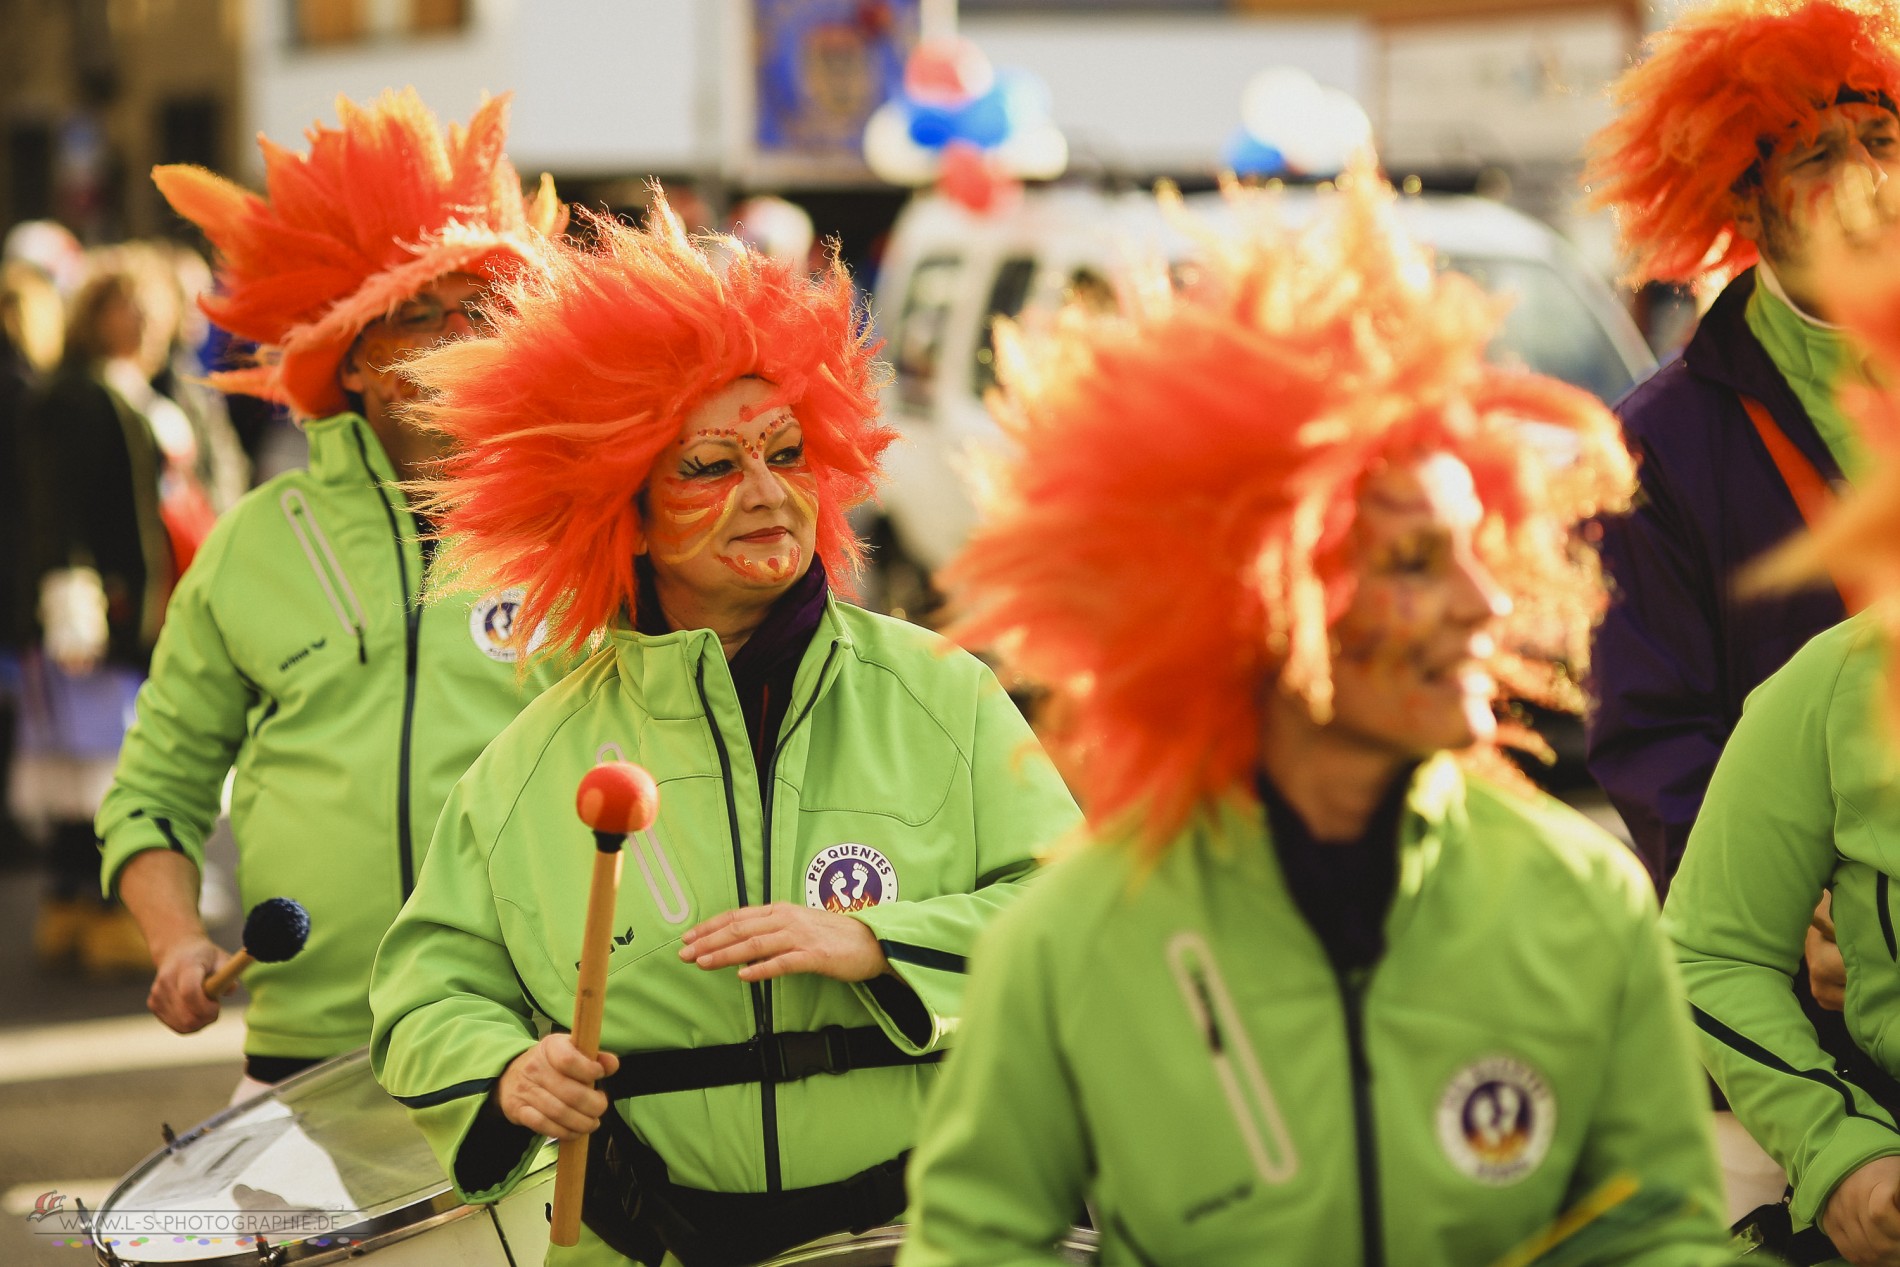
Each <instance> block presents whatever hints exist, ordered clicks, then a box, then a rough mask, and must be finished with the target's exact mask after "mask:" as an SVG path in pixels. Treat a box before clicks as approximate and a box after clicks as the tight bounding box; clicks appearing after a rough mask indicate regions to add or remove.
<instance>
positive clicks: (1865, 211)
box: [1736, 102, 1900, 286]
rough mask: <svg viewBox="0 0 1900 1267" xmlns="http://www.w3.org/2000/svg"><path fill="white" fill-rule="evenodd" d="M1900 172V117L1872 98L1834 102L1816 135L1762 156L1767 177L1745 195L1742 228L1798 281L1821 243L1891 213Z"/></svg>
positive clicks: (1786, 277)
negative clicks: (1892, 184)
mask: <svg viewBox="0 0 1900 1267" xmlns="http://www.w3.org/2000/svg"><path fill="white" fill-rule="evenodd" d="M1895 175H1900V118H1896V117H1895V115H1894V113H1893V112H1892V111H1891V110H1888V109H1887V108H1886V107H1884V106H1878V105H1873V104H1869V103H1859V102H1856V103H1851V104H1847V105H1838V106H1832V107H1830V108H1829V109H1827V110H1824V111H1822V112H1821V118H1820V124H1819V128H1818V130H1817V131H1816V132H1815V134H1814V136H1813V137H1812V138H1811V139H1799V138H1797V139H1792V140H1789V141H1787V142H1784V143H1783V144H1782V145H1780V146H1778V147H1777V148H1776V149H1775V151H1774V152H1773V153H1772V154H1770V155H1769V156H1768V158H1767V159H1765V160H1764V161H1763V163H1762V179H1761V184H1760V186H1759V187H1758V188H1757V189H1755V190H1753V191H1752V192H1751V193H1749V194H1748V195H1746V196H1745V197H1744V198H1743V200H1742V206H1741V209H1740V212H1739V213H1738V215H1737V216H1736V228H1737V229H1738V230H1739V231H1740V233H1741V235H1742V236H1743V237H1745V238H1748V239H1749V240H1750V241H1752V242H1754V243H1755V244H1756V245H1757V246H1758V247H1759V248H1760V249H1761V253H1762V255H1763V256H1764V257H1766V258H1767V260H1768V262H1769V263H1770V264H1771V265H1773V266H1774V269H1775V272H1776V274H1777V276H1779V277H1780V278H1781V279H1782V281H1783V282H1784V283H1793V284H1795V285H1797V286H1799V285H1801V284H1802V283H1805V282H1807V281H1808V280H1809V278H1808V272H1809V270H1810V269H1811V268H1812V267H1813V261H1814V255H1815V251H1816V249H1817V248H1819V247H1821V246H1823V245H1825V244H1826V243H1827V242H1829V241H1833V240H1848V241H1851V240H1853V239H1855V238H1858V237H1860V236H1863V235H1864V234H1866V233H1867V232H1868V231H1869V230H1871V229H1872V228H1874V227H1875V225H1876V224H1877V223H1879V222H1880V221H1883V220H1886V219H1890V218H1892V215H1893V211H1892V198H1891V193H1892V191H1890V190H1886V189H1885V188H1884V187H1885V186H1886V184H1887V180H1888V178H1889V177H1891V176H1895ZM1897 188H1900V187H1897Z"/></svg>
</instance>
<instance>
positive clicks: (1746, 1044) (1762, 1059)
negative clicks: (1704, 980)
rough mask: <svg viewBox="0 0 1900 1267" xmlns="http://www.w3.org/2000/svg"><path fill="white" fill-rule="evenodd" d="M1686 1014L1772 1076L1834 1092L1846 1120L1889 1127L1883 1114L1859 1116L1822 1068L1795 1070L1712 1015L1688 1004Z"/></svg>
mask: <svg viewBox="0 0 1900 1267" xmlns="http://www.w3.org/2000/svg"><path fill="white" fill-rule="evenodd" d="M1689 1011H1690V1012H1691V1013H1692V1014H1693V1015H1694V1016H1695V1023H1696V1026H1697V1028H1699V1029H1700V1030H1701V1031H1702V1032H1703V1033H1705V1034H1707V1035H1708V1036H1709V1037H1710V1038H1713V1039H1714V1040H1715V1041H1716V1042H1718V1043H1721V1044H1722V1045H1724V1046H1726V1047H1730V1048H1733V1049H1734V1050H1735V1051H1736V1052H1738V1053H1740V1054H1741V1055H1744V1056H1746V1057H1748V1058H1749V1059H1750V1060H1752V1061H1754V1062H1755V1063H1756V1064H1759V1065H1765V1066H1767V1067H1768V1068H1770V1069H1773V1070H1774V1071H1775V1072H1776V1073H1785V1074H1791V1075H1793V1076H1794V1077H1796V1078H1806V1079H1807V1080H1808V1081H1809V1082H1814V1083H1819V1084H1820V1085H1821V1086H1824V1087H1826V1088H1827V1089H1828V1090H1830V1091H1833V1092H1835V1093H1836V1094H1837V1095H1839V1096H1840V1097H1841V1102H1842V1103H1843V1104H1845V1105H1846V1107H1847V1116H1849V1117H1857V1118H1861V1119H1862V1120H1864V1121H1868V1122H1878V1123H1880V1124H1881V1125H1883V1126H1886V1127H1889V1128H1892V1127H1893V1123H1892V1122H1891V1121H1889V1120H1887V1118H1886V1117H1885V1115H1883V1114H1875V1113H1862V1112H1861V1111H1860V1106H1859V1105H1857V1104H1855V1103H1854V1089H1853V1087H1852V1086H1851V1085H1850V1084H1849V1083H1848V1082H1847V1081H1846V1080H1845V1079H1843V1078H1841V1077H1840V1076H1839V1075H1837V1074H1833V1073H1829V1072H1828V1071H1827V1070H1825V1069H1796V1068H1795V1067H1794V1066H1793V1065H1791V1064H1789V1063H1788V1062H1787V1061H1785V1060H1783V1059H1782V1058H1781V1057H1779V1056H1777V1055H1775V1053H1773V1052H1772V1051H1769V1050H1768V1049H1767V1048H1766V1047H1763V1046H1762V1045H1761V1044H1760V1043H1757V1042H1755V1041H1754V1040H1753V1039H1750V1038H1744V1037H1743V1036H1742V1035H1740V1034H1738V1033H1736V1032H1735V1031H1734V1030H1732V1029H1730V1028H1729V1027H1728V1026H1726V1025H1724V1024H1722V1022H1720V1021H1718V1020H1716V1019H1715V1018H1714V1017H1713V1016H1710V1015H1709V1014H1708V1013H1707V1012H1704V1011H1703V1010H1702V1009H1701V1008H1699V1007H1696V1006H1694V1005H1693V1004H1692V1005H1691V1006H1690V1008H1689Z"/></svg>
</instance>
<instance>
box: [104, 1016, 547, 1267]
mask: <svg viewBox="0 0 1900 1267" xmlns="http://www.w3.org/2000/svg"><path fill="white" fill-rule="evenodd" d="M368 1059H369V1048H367V1047H359V1048H357V1049H356V1050H355V1051H348V1052H344V1053H343V1054H342V1055H340V1056H333V1057H331V1058H330V1059H329V1060H326V1061H323V1062H322V1063H320V1064H316V1065H312V1066H311V1067H310V1068H308V1069H306V1070H304V1071H303V1072H302V1073H297V1074H293V1075H291V1076H290V1077H288V1078H285V1079H284V1080H283V1081H282V1082H279V1083H276V1084H275V1085H274V1086H272V1088H271V1090H272V1091H278V1090H282V1089H285V1088H288V1087H294V1086H296V1085H298V1084H299V1083H302V1082H306V1081H315V1080H316V1079H317V1078H318V1076H319V1075H329V1074H333V1073H335V1072H336V1071H337V1070H339V1069H343V1068H347V1067H348V1066H350V1065H353V1064H361V1063H363V1062H364V1061H367V1060H368ZM266 1094H268V1093H266ZM254 1098H261V1097H254ZM252 1103H253V1101H252V1100H243V1101H240V1102H239V1103H237V1104H232V1105H227V1106H226V1107H225V1108H223V1109H221V1110H220V1111H218V1112H217V1113H214V1114H212V1115H211V1116H210V1117H208V1118H206V1119H205V1120H204V1121H202V1122H200V1123H198V1124H197V1125H196V1126H194V1127H192V1128H191V1129H190V1130H188V1131H186V1132H185V1133H184V1134H182V1135H179V1136H177V1137H175V1138H174V1139H173V1140H172V1141H171V1143H169V1144H166V1145H164V1146H163V1147H162V1148H157V1149H154V1150H153V1151H152V1152H151V1153H149V1154H147V1155H146V1156H145V1157H144V1159H142V1160H141V1161H140V1162H139V1163H138V1164H137V1165H136V1166H134V1167H132V1169H130V1170H128V1171H126V1174H125V1178H123V1179H121V1180H120V1181H119V1182H118V1184H117V1185H116V1186H115V1187H114V1188H113V1189H112V1191H111V1192H110V1193H108V1194H107V1195H106V1199H105V1202H104V1203H103V1204H102V1205H101V1206H100V1207H99V1208H98V1209H97V1210H95V1211H91V1212H90V1213H92V1214H94V1215H99V1214H106V1213H108V1212H110V1211H111V1210H112V1208H113V1206H114V1204H115V1203H116V1202H117V1201H118V1199H119V1196H120V1194H121V1193H123V1192H124V1191H125V1190H126V1188H127V1187H129V1186H131V1185H132V1184H133V1183H135V1182H137V1181H138V1180H140V1179H141V1178H143V1177H144V1176H145V1174H146V1172H148V1171H149V1170H151V1168H152V1167H153V1166H155V1165H157V1164H158V1163H159V1162H160V1161H161V1160H163V1159H164V1158H166V1157H169V1156H171V1155H172V1154H173V1153H175V1152H177V1151H178V1150H179V1149H180V1148H182V1147H184V1146H186V1145H188V1144H190V1143H192V1142H194V1141H195V1140H198V1139H200V1138H202V1137H203V1136H205V1135H208V1134H209V1133H210V1132H211V1131H213V1130H214V1129H216V1128H217V1127H218V1126H219V1125H221V1124H222V1123H224V1122H225V1121H226V1120H228V1119H230V1118H232V1117H235V1116H236V1115H237V1114H238V1113H240V1112H242V1111H244V1110H246V1109H248V1108H249V1107H250V1106H251V1104H252ZM523 1180H524V1182H525V1181H526V1176H524V1177H523ZM491 1208H492V1207H491V1206H488V1205H469V1204H466V1203H464V1202H462V1201H459V1200H457V1199H456V1196H455V1189H454V1187H453V1186H451V1187H449V1188H447V1189H445V1190H444V1191H441V1192H438V1193H436V1194H435V1195H434V1196H432V1197H430V1198H429V1199H428V1200H427V1201H418V1202H416V1203H414V1204H412V1205H406V1206H404V1207H402V1208H401V1209H400V1210H392V1211H390V1212H389V1213H387V1214H380V1215H377V1216H376V1217H375V1218H370V1219H364V1220H362V1221H361V1222H358V1223H353V1224H351V1225H350V1226H349V1227H344V1228H338V1229H337V1230H336V1231H334V1232H330V1233H327V1235H329V1236H342V1237H348V1238H349V1244H347V1245H314V1244H312V1243H311V1242H310V1241H308V1240H299V1241H284V1242H283V1243H281V1244H277V1243H272V1244H271V1249H272V1251H273V1252H275V1251H279V1250H281V1251H282V1253H283V1257H282V1258H279V1259H276V1261H277V1262H280V1263H283V1264H285V1265H286V1267H288V1264H291V1263H296V1264H299V1265H300V1267H319V1265H320V1264H323V1263H329V1262H337V1261H340V1260H342V1259H345V1258H348V1257H349V1256H351V1255H352V1254H359V1253H367V1252H369V1251H370V1250H372V1249H378V1248H381V1247H383V1246H385V1245H393V1244H395V1243H396V1242H397V1241H401V1240H406V1239H408V1238H409V1237H410V1236H413V1235H420V1234H421V1233H423V1232H426V1231H430V1230H431V1229H433V1228H437V1227H441V1226H443V1225H445V1224H448V1223H453V1222H454V1221H456V1220H457V1219H459V1218H466V1217H467V1216H468V1215H471V1214H479V1213H481V1212H482V1211H483V1210H488V1209H491ZM425 1211H426V1213H424V1212H425ZM418 1214H420V1215H421V1217H420V1218H417V1217H416V1216H417V1215H418ZM90 1221H91V1220H90V1219H88V1220H87V1222H88V1223H90ZM496 1235H498V1236H499V1235H501V1229H500V1226H499V1224H497V1226H496ZM87 1236H88V1237H90V1238H91V1239H92V1242H93V1253H94V1257H95V1259H96V1260H97V1262H98V1263H99V1267H128V1265H132V1267H147V1264H151V1265H152V1267H157V1265H158V1264H159V1263H162V1262H163V1260H153V1259H146V1260H140V1259H136V1258H132V1259H128V1258H122V1257H120V1256H119V1255H118V1253H117V1252H116V1251H115V1250H114V1249H113V1248H112V1247H111V1246H109V1245H107V1244H105V1243H104V1242H103V1241H101V1240H100V1239H99V1238H98V1237H97V1236H95V1235H94V1234H93V1233H91V1232H90V1231H88V1232H87ZM265 1239H266V1240H269V1238H268V1237H266V1238H265ZM306 1251H307V1252H306ZM178 1267H258V1257H257V1245H256V1242H255V1240H253V1242H252V1243H251V1245H249V1246H248V1247H246V1248H244V1249H242V1250H236V1251H233V1252H232V1253H230V1254H226V1255H224V1256H223V1257H221V1258H195V1259H188V1260H185V1261H184V1262H182V1263H180V1264H178Z"/></svg>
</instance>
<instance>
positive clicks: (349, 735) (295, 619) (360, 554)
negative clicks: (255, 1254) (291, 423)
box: [97, 414, 557, 1058]
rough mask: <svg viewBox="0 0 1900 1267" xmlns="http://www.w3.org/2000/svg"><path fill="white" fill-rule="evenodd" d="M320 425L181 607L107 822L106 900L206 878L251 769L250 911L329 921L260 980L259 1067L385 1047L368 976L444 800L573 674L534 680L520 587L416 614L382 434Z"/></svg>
mask: <svg viewBox="0 0 1900 1267" xmlns="http://www.w3.org/2000/svg"><path fill="white" fill-rule="evenodd" d="M305 431H306V432H307V433H308V435H309V437H310V465H309V468H308V469H307V470H301V471H292V472H288V473H286V474H284V475H282V476H279V477H278V478H276V479H274V480H272V481H270V482H269V483H267V484H265V485H264V486H263V487H261V488H258V489H256V490H254V491H253V492H251V493H250V494H249V495H247V496H246V497H245V498H244V499H243V500H241V501H240V502H239V503H238V504H237V505H236V506H234V507H233V508H232V509H231V510H230V511H229V512H227V513H226V514H225V515H224V517H223V518H222V519H220V520H219V521H218V524H217V527H216V528H215V529H214V530H213V531H212V533H211V536H210V537H209V538H208V539H207V540H206V542H205V544H204V547H203V549H202V550H201V551H200V553H199V555H198V557H197V558H196V559H195V560H194V561H193V563H192V566H191V568H190V569H189V570H188V571H187V572H186V574H185V576H184V578H183V580H182V581H181V582H180V583H179V586H178V589H177V591H176V592H175V593H174V594H173V596H172V600H171V605H170V607H169V609H168V610H167V613H166V620H165V627H164V631H163V633H162V634H161V635H160V637H159V642H158V649H157V652H156V653H155V655H154V658H153V663H152V675H151V677H150V679H149V680H148V681H147V682H146V684H145V686H144V688H143V689H142V690H141V691H140V692H139V697H138V720H137V721H136V722H135V723H134V724H133V726H132V730H131V733H130V734H129V735H128V736H127V737H126V741H125V746H124V748H123V750H122V751H121V753H120V756H119V768H118V773H117V776H116V778H115V780H114V783H113V786H112V790H111V792H110V793H108V794H107V796H106V798H105V802H104V804H103V806H102V807H101V808H100V810H99V816H98V821H97V828H98V832H99V837H100V839H101V840H102V841H103V842H104V848H105V858H104V866H103V882H104V886H105V889H106V891H107V892H108V893H110V892H112V891H114V889H115V888H116V886H117V884H118V878H119V873H120V871H121V870H122V869H123V868H124V866H125V864H126V863H127V862H129V861H130V860H131V859H132V857H133V856H134V855H135V854H138V853H140V852H142V851H143V850H147V849H173V850H176V851H178V852H180V853H183V854H185V855H187V856H188V857H190V858H191V860H192V861H193V862H194V863H196V864H197V865H198V866H199V867H200V868H202V867H203V865H204V842H205V837H206V836H208V835H209V834H210V832H211V829H212V827H213V825H214V824H215V823H216V822H217V818H218V809H219V794H220V791H221V789H222V787H223V785H224V778H225V774H226V772H227V771H229V770H231V769H232V767H233V766H234V765H235V767H236V780H235V782H234V783H233V785H232V789H231V808H230V812H231V829H232V831H233V833H234V834H235V835H236V837H237V844H238V858H239V866H238V883H239V887H240V889H241V890H242V896H243V901H244V905H245V907H246V909H249V907H250V906H251V905H252V904H254V903H256V902H259V901H262V900H263V899H265V898H269V897H278V896H283V897H290V898H295V899H296V900H297V901H299V902H301V903H302V904H303V905H304V907H305V908H306V909H307V910H308V911H309V912H310V925H311V927H310V939H309V942H308V943H307V944H306V945H305V947H304V950H303V952H302V953H301V954H299V955H298V956H297V957H296V958H294V959H291V960H289V961H287V962H285V963H281V964H258V965H256V966H254V967H252V968H250V969H249V970H248V971H247V972H246V973H245V977H244V980H245V984H246V986H247V987H248V988H249V990H250V993H251V1005H250V1008H249V1010H248V1011H247V1013H246V1023H247V1026H248V1033H247V1035H246V1038H245V1050H246V1052H247V1053H249V1054H250V1055H253V1056H279V1057H294V1058H317V1057H328V1056H334V1055H337V1054H339V1053H342V1052H345V1051H349V1050H351V1049H352V1048H356V1047H360V1046H362V1045H363V1044H364V1043H366V1042H368V1041H369V1030H370V1014H369V1000H368V997H367V994H368V983H369V969H370V964H371V962H372V961H373V959H374V957H375V954H376V946H377V943H378V942H379V941H380V940H381V939H382V935H383V932H384V930H385V929H387V928H388V927H389V923H390V921H391V920H393V919H395V917H396V911H397V909H398V908H399V907H400V906H401V905H402V902H403V899H404V898H406V897H407V896H408V894H409V891H410V889H411V888H412V887H413V884H414V876H415V874H416V871H417V869H418V868H420V866H421V865H422V856H423V852H424V850H425V849H426V847H427V845H428V842H429V832H430V829H431V828H432V827H433V826H434V824H435V820H436V815H437V814H438V812H439V811H440V810H441V808H442V802H443V800H444V799H445V798H446V797H447V796H448V794H449V789H450V788H451V787H452V786H453V785H454V783H455V780H456V779H458V778H460V777H461V775H462V772H463V771H464V770H466V769H467V768H468V766H469V763H470V762H472V761H473V760H474V759H475V757H476V754H478V753H479V752H481V750H482V748H483V747H484V746H485V745H486V744H487V742H488V740H489V739H490V738H492V737H493V736H494V735H495V734H496V733H497V732H498V731H500V730H501V728H502V727H503V726H505V725H506V724H507V723H508V722H509V720H510V719H512V718H513V717H514V715H515V714H516V713H517V712H519V711H520V709H521V707H522V705H523V704H524V703H525V702H526V701H527V700H528V699H529V698H531V697H532V696H534V695H535V694H537V693H538V692H539V691H541V690H542V689H544V688H545V687H546V686H547V685H548V684H549V683H550V682H552V681H553V680H554V679H555V677H556V676H557V675H556V674H555V672H554V671H553V670H552V669H546V668H543V669H537V670H535V671H534V672H533V673H532V674H531V675H530V676H529V678H528V680H527V682H526V683H525V684H524V683H521V682H518V681H517V677H516V666H515V664H514V660H515V658H516V657H515V653H516V651H517V648H516V647H515V646H513V645H512V644H511V643H510V641H509V639H508V636H507V635H508V633H509V628H508V619H509V617H510V616H512V613H513V611H514V607H513V606H512V605H510V604H509V602H508V601H507V600H508V599H509V597H510V595H508V594H503V595H493V596H488V597H486V598H484V599H482V600H481V601H478V602H473V603H471V601H470V599H469V598H468V597H463V598H461V599H459V600H458V599H456V598H444V599H443V600H442V601H440V602H437V603H433V604H431V605H430V606H428V607H426V608H425V607H424V606H422V605H421V603H420V602H419V601H418V595H419V592H420V585H421V576H422V556H421V552H420V549H419V547H418V545H417V542H416V528H415V521H414V519H413V517H412V516H411V515H410V513H409V509H408V506H407V504H406V503H405V501H404V499H403V497H402V494H401V493H400V492H399V491H398V490H397V489H396V488H395V487H394V484H393V481H394V479H395V473H394V470H393V468H392V467H391V466H390V464H389V460H388V458H387V457H386V456H385V455H384V453H383V450H382V447H381V446H380V445H379V444H378V443H377V441H376V436H375V434H374V433H373V432H372V431H371V430H370V428H369V424H368V423H366V422H364V421H363V419H361V418H359V417H357V416H356V415H354V414H342V415H338V416H337V417H334V418H328V419H324V420H322V421H320V422H313V423H310V424H308V425H307V426H306V427H305ZM513 597H515V598H517V599H518V597H519V596H513Z"/></svg>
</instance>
